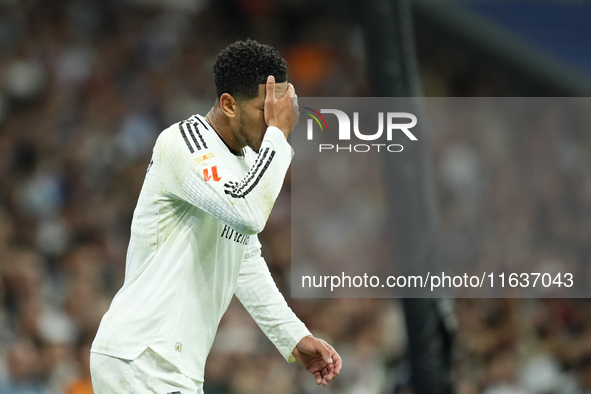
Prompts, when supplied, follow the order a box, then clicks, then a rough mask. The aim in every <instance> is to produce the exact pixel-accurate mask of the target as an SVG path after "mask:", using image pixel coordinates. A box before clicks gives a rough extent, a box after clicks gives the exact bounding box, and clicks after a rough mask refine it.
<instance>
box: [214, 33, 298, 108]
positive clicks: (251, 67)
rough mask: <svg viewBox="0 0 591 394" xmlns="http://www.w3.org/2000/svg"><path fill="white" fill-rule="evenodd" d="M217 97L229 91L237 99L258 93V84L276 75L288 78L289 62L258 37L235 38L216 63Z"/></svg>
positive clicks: (283, 80)
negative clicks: (238, 39) (240, 39)
mask: <svg viewBox="0 0 591 394" xmlns="http://www.w3.org/2000/svg"><path fill="white" fill-rule="evenodd" d="M213 74H214V79H215V88H216V93H217V98H218V99H219V98H220V97H221V95H222V94H224V93H228V94H230V95H231V96H232V97H234V98H235V99H237V100H250V99H253V98H255V97H256V96H258V94H259V85H260V84H264V83H266V82H267V77H268V76H269V75H273V76H274V77H275V82H277V83H281V82H286V81H287V62H286V61H285V59H284V58H282V57H281V55H279V53H278V52H277V51H276V50H275V49H273V48H271V47H270V46H269V45H265V44H261V43H259V42H257V41H255V40H251V39H248V40H246V41H236V42H235V43H233V44H231V45H229V46H227V47H226V48H225V49H224V50H223V51H222V52H220V54H219V55H218V57H217V59H216V61H215V64H214V66H213Z"/></svg>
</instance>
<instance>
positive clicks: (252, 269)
mask: <svg viewBox="0 0 591 394" xmlns="http://www.w3.org/2000/svg"><path fill="white" fill-rule="evenodd" d="M235 293H236V296H237V297H238V299H239V300H240V302H241V303H242V304H243V305H244V307H245V308H246V310H247V311H248V312H249V313H250V315H251V316H252V317H253V319H254V320H255V321H256V322H257V324H258V325H259V327H260V328H261V329H262V330H263V332H264V333H265V335H267V337H268V338H269V339H270V340H271V342H273V344H274V345H275V347H277V349H278V350H279V352H280V353H281V354H282V355H283V357H284V358H285V359H286V360H287V361H288V362H290V363H292V362H295V361H297V362H298V364H300V365H301V366H302V367H304V368H305V369H306V370H308V371H309V372H310V373H312V374H313V375H314V376H315V377H316V383H317V384H323V385H326V384H327V383H328V382H329V381H331V380H332V379H334V377H336V375H338V374H339V372H340V371H341V367H342V360H341V358H340V356H339V355H338V353H337V352H336V351H335V350H334V348H333V347H332V346H330V345H329V344H328V343H326V342H325V341H323V340H322V339H319V338H315V337H313V336H312V335H311V334H310V331H308V329H307V328H306V326H305V325H304V323H302V322H301V321H300V319H298V318H297V316H296V315H295V314H294V313H293V311H292V310H291V308H290V307H289V306H288V305H287V303H286V302H285V298H284V297H283V295H282V294H281V293H280V292H279V290H278V289H277V286H276V285H275V282H274V281H273V278H272V277H271V274H270V272H269V269H268V267H267V264H266V263H265V260H264V259H263V257H262V256H261V251H260V243H259V241H258V238H257V237H253V238H252V239H251V243H250V245H249V247H248V249H247V253H246V256H245V258H244V261H243V262H242V266H241V268H240V275H239V277H238V284H237V287H236V291H235Z"/></svg>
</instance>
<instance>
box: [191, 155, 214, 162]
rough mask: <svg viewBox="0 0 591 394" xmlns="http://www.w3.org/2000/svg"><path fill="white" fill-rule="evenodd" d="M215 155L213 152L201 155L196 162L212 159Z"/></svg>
mask: <svg viewBox="0 0 591 394" xmlns="http://www.w3.org/2000/svg"><path fill="white" fill-rule="evenodd" d="M212 157H213V152H209V153H207V154H205V155H203V156H199V157H198V158H196V159H195V163H197V164H199V163H201V162H202V161H205V160H207V159H211V158H212Z"/></svg>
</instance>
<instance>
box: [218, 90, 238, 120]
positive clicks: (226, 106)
mask: <svg viewBox="0 0 591 394" xmlns="http://www.w3.org/2000/svg"><path fill="white" fill-rule="evenodd" d="M220 108H221V109H222V112H223V113H224V115H226V116H227V117H228V118H233V117H235V116H236V99H235V98H234V97H232V96H231V95H230V94H229V93H224V94H222V95H221V96H220Z"/></svg>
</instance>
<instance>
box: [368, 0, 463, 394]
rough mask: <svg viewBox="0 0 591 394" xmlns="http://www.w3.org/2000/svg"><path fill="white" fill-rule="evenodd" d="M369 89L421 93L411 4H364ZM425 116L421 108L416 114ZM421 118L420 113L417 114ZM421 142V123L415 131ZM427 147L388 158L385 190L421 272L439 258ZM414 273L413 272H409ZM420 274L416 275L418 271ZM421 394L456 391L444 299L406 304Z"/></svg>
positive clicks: (402, 249) (405, 255) (402, 248)
mask: <svg viewBox="0 0 591 394" xmlns="http://www.w3.org/2000/svg"><path fill="white" fill-rule="evenodd" d="M358 5H359V15H360V18H361V25H362V28H363V32H364V42H365V47H366V55H367V71H368V77H369V83H370V89H371V93H372V95H373V96H376V97H415V98H416V100H417V101H418V98H417V97H418V96H419V95H420V93H419V92H420V87H419V78H418V70H417V64H416V58H415V53H414V44H413V33H412V18H411V9H410V7H411V6H410V0H365V1H363V0H360V1H359V2H358ZM418 112H420V109H419V106H418V105H417V106H416V107H415V112H414V113H415V114H418ZM417 117H419V118H420V116H417ZM415 132H416V133H417V134H415V135H416V136H417V138H418V140H419V141H421V130H420V124H418V125H417V127H415V128H413V133H415ZM424 146H425V144H424V143H422V144H421V143H414V144H408V145H405V146H404V153H405V154H404V155H387V156H386V160H385V164H384V165H385V166H386V171H385V173H386V179H385V188H386V193H387V194H388V198H389V200H391V201H392V202H393V203H392V205H391V206H390V210H391V212H390V215H391V219H392V220H391V221H390V222H391V223H392V225H393V228H392V232H393V233H394V234H395V237H394V238H395V239H394V240H393V241H394V243H395V245H396V247H395V249H396V258H397V261H398V262H399V265H400V266H402V267H406V269H408V270H411V269H419V270H420V268H421V267H422V266H425V265H426V264H427V263H433V261H434V259H436V258H437V215H436V210H435V202H434V201H435V196H434V192H433V191H432V184H431V182H430V180H429V172H428V171H427V165H426V161H425V152H424ZM407 272H410V271H407ZM415 272H416V271H415ZM403 306H404V313H405V319H406V325H407V333H408V339H409V351H410V362H411V367H412V376H413V379H412V383H413V386H414V390H415V393H416V394H447V393H452V392H453V390H452V384H451V335H450V330H449V325H448V324H446V321H447V320H446V316H447V317H449V315H446V312H444V310H443V309H444V308H442V301H441V300H436V299H427V298H406V299H403Z"/></svg>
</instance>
